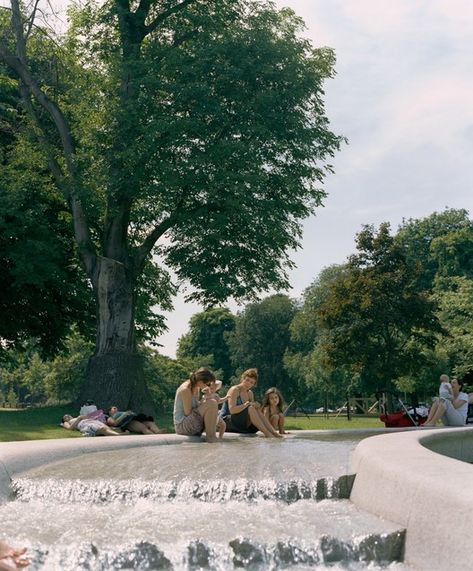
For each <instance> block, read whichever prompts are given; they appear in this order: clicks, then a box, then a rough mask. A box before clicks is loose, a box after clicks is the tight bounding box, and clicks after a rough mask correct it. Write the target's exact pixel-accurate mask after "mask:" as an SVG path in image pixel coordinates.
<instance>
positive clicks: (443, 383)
mask: <svg viewBox="0 0 473 571" xmlns="http://www.w3.org/2000/svg"><path fill="white" fill-rule="evenodd" d="M439 397H440V398H441V399H445V400H450V401H451V400H452V399H453V392H452V385H451V383H450V379H449V377H448V375H440V387H439Z"/></svg>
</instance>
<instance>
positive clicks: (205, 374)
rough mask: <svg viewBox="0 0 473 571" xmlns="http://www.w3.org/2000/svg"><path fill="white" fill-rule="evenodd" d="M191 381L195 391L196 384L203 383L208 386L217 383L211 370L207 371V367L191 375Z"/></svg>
mask: <svg viewBox="0 0 473 571" xmlns="http://www.w3.org/2000/svg"><path fill="white" fill-rule="evenodd" d="M189 380H190V384H191V389H192V390H193V389H194V388H195V386H196V384H197V383H198V382H200V381H203V382H204V383H205V384H206V385H207V384H209V383H212V382H213V381H215V375H214V374H213V372H212V371H211V370H210V369H207V367H201V368H200V369H197V371H195V373H191V374H190V375H189Z"/></svg>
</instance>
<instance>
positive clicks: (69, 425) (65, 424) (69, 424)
mask: <svg viewBox="0 0 473 571" xmlns="http://www.w3.org/2000/svg"><path fill="white" fill-rule="evenodd" d="M84 418H87V415H85V414H81V415H80V416H78V417H77V418H74V420H73V421H72V422H68V421H67V420H66V422H63V423H62V426H63V427H64V428H66V429H67V430H74V429H75V428H77V425H78V424H79V422H80V421H81V420H84Z"/></svg>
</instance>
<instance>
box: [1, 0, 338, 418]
mask: <svg viewBox="0 0 473 571" xmlns="http://www.w3.org/2000/svg"><path fill="white" fill-rule="evenodd" d="M11 8H12V9H11V19H10V21H9V22H5V21H4V20H2V22H1V30H0V62H2V63H3V65H4V66H5V68H7V69H8V73H9V76H10V77H11V78H13V79H14V80H15V82H16V86H17V89H18V92H19V93H20V95H21V101H22V110H21V113H20V116H19V121H18V127H19V128H18V136H15V137H14V140H13V142H12V145H14V146H17V145H19V144H20V139H21V138H20V135H22V136H23V139H26V140H27V142H28V147H29V148H32V149H34V152H35V153H36V155H37V156H38V158H39V161H40V162H41V163H42V168H43V169H45V170H46V171H47V173H48V180H47V181H46V183H45V184H47V185H49V186H51V185H54V186H55V187H56V189H57V191H58V192H59V193H60V196H61V197H62V200H63V204H64V208H67V210H68V212H69V215H70V219H69V220H70V222H71V226H72V228H73V232H74V236H75V242H76V248H77V253H78V255H79V257H80V259H81V261H82V264H83V267H84V269H85V272H86V274H87V277H88V279H89V281H90V284H91V286H92V289H93V293H94V296H95V301H96V307H97V324H98V326H97V336H96V339H97V344H96V349H95V356H94V358H93V359H91V361H90V363H89V367H88V373H87V382H86V383H85V384H84V386H83V389H82V393H81V398H95V400H96V401H97V402H98V403H101V402H108V401H110V400H113V401H114V402H116V404H118V405H120V406H135V407H137V408H138V407H139V408H143V406H145V404H146V403H149V402H150V395H149V392H147V389H146V386H145V383H144V380H143V374H142V367H141V366H140V364H139V360H137V359H136V343H137V335H136V328H135V320H136V319H137V318H138V317H140V315H141V318H140V319H141V325H142V323H143V322H145V323H146V322H147V323H148V325H149V327H151V329H153V327H154V332H156V331H157V329H158V328H159V327H160V326H162V323H160V322H159V321H158V322H157V323H156V322H155V324H154V325H153V324H152V323H151V321H152V314H151V307H152V306H153V305H155V306H158V307H159V306H161V307H164V308H168V307H169V305H170V300H171V297H172V294H173V292H174V288H173V286H172V284H171V280H170V277H169V275H168V273H167V269H169V268H170V269H172V270H173V271H174V272H175V274H176V275H177V278H178V280H179V281H184V282H186V283H187V284H190V285H191V286H192V290H191V293H190V294H189V295H188V297H189V298H192V299H196V300H198V301H201V302H203V303H205V304H215V303H220V302H223V301H224V300H225V299H227V298H228V297H229V296H233V297H234V298H236V299H244V298H250V297H251V296H254V295H255V294H258V293H260V292H262V291H266V290H267V289H268V288H270V287H274V288H276V289H281V288H285V287H287V285H288V278H287V270H288V268H290V267H291V266H292V262H291V260H290V258H289V256H288V253H287V252H288V250H289V249H291V248H295V247H298V245H299V242H300V236H301V221H302V220H303V219H304V218H305V217H307V216H309V215H310V214H311V213H312V212H314V209H315V208H316V207H317V206H319V205H320V204H321V202H322V199H323V198H324V196H325V192H324V190H323V181H324V178H325V176H326V174H327V172H330V171H331V166H330V164H329V160H330V158H331V157H332V156H333V155H334V153H335V152H336V151H337V150H338V149H339V147H340V144H341V142H342V140H343V139H342V138H341V137H339V136H336V135H335V134H333V133H332V132H331V130H330V128H329V123H328V119H327V117H326V114H325V109H324V100H323V97H324V91H323V89H324V82H325V81H326V80H327V79H329V78H331V77H332V76H333V74H334V71H333V66H334V54H333V51H332V50H330V49H328V48H317V49H314V48H313V46H312V45H311V44H310V42H309V41H307V40H306V39H304V38H303V37H302V35H301V33H302V30H303V22H302V21H301V20H300V19H299V18H298V17H297V16H295V14H294V13H293V12H292V11H291V10H288V9H284V10H279V11H278V10H276V9H275V8H274V5H273V4H272V3H271V2H269V1H266V0H261V1H256V0H255V1H253V0H240V1H236V2H235V1H234V0H222V1H221V2H217V3H216V2H213V1H210V0H182V1H177V0H140V1H139V2H133V3H124V2H122V1H121V0H109V1H107V2H105V3H99V2H88V3H87V4H85V5H84V6H79V5H74V6H73V7H72V8H71V9H70V13H69V17H70V25H69V27H68V29H67V31H66V33H64V34H62V35H57V36H56V37H55V38H53V41H51V40H50V39H49V38H48V34H47V33H46V32H45V29H44V27H41V24H40V23H39V22H34V16H35V14H34V13H30V14H27V13H24V12H22V8H23V7H22V5H20V3H19V1H18V0H11ZM38 54H42V56H41V57H38ZM140 312H141V313H140ZM112 371H114V373H113V374H112ZM140 371H141V372H140Z"/></svg>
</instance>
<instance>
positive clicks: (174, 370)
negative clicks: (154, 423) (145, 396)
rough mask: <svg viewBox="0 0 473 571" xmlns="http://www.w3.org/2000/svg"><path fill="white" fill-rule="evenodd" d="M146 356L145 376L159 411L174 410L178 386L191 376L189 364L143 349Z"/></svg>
mask: <svg viewBox="0 0 473 571" xmlns="http://www.w3.org/2000/svg"><path fill="white" fill-rule="evenodd" d="M141 352H142V353H143V354H144V355H145V368H144V370H145V376H146V381H147V384H148V387H149V390H150V391H151V394H152V397H153V400H154V402H155V404H156V405H157V409H158V410H161V411H163V410H166V411H169V410H172V407H173V403H174V396H175V394H176V390H177V388H178V386H179V385H180V384H181V383H182V381H183V380H184V379H187V378H188V376H189V372H190V369H189V368H188V366H187V365H188V363H186V362H185V361H179V360H174V359H171V358H170V357H166V356H164V355H160V354H159V353H157V352H156V351H154V350H152V349H149V348H147V349H145V348H142V350H141Z"/></svg>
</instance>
